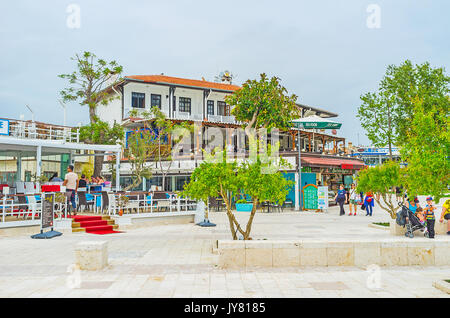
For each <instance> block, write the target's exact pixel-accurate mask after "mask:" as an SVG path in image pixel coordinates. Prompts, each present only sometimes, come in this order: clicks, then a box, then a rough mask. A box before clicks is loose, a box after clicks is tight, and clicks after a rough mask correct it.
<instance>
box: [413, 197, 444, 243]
mask: <svg viewBox="0 0 450 318" xmlns="http://www.w3.org/2000/svg"><path fill="white" fill-rule="evenodd" d="M426 202H427V203H426V205H425V207H424V208H422V207H421V206H420V205H419V200H418V199H417V198H414V199H410V198H408V199H407V200H406V206H407V207H408V209H409V210H410V211H411V212H412V213H414V214H415V215H416V216H417V218H418V219H419V221H420V223H422V225H424V226H426V227H427V231H428V237H429V238H434V236H435V233H434V225H435V223H436V216H435V214H434V213H435V212H434V211H435V210H436V206H435V205H434V203H433V198H432V197H428V198H426ZM444 219H445V220H447V235H450V199H448V200H446V201H445V202H444V204H443V205H442V212H441V217H440V219H439V222H441V223H443V222H444Z"/></svg>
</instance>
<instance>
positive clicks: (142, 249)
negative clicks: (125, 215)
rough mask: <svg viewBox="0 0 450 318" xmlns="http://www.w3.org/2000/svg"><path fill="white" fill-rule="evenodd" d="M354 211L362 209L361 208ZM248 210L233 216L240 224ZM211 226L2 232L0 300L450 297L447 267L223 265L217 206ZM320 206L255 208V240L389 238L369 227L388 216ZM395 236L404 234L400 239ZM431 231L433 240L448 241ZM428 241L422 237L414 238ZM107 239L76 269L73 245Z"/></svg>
mask: <svg viewBox="0 0 450 318" xmlns="http://www.w3.org/2000/svg"><path fill="white" fill-rule="evenodd" d="M361 212H362V211H361ZM246 218H248V213H240V214H238V219H239V220H241V221H243V222H246ZM210 220H211V221H212V222H214V223H216V224H217V227H214V228H202V227H199V226H196V225H194V224H171V225H160V226H152V227H147V228H138V229H133V230H129V231H127V232H125V233H120V234H114V235H105V236H100V235H92V234H86V233H73V234H64V235H63V236H61V237H58V238H55V239H51V240H32V239H31V238H30V237H29V236H28V235H22V236H14V237H1V238H0V253H1V255H2V257H1V258H0V297H262V298H265V297H299V298H303V297H370V298H374V297H449V296H450V295H448V294H445V293H444V292H442V291H440V290H438V289H436V288H435V287H433V285H432V284H433V281H436V280H439V279H449V278H450V277H449V275H450V267H448V266H445V267H439V266H433V267H418V266H410V267H381V268H379V269H376V268H375V270H374V269H373V268H372V269H367V268H364V267H312V266H304V267H295V268H281V269H278V268H255V269H251V270H250V269H247V270H246V269H245V268H243V269H237V270H231V269H230V270H228V269H227V270H225V269H220V268H219V267H218V255H217V254H214V253H213V244H214V242H215V240H217V239H230V233H229V230H228V220H227V218H226V215H225V213H224V212H213V213H210ZM387 221H389V216H388V215H387V213H386V212H383V211H381V210H378V209H376V210H375V213H374V216H373V217H372V218H370V217H366V216H364V214H362V213H361V215H357V216H348V215H346V216H339V215H338V212H337V209H336V207H332V208H331V209H330V211H329V212H328V213H314V212H302V213H301V214H299V213H295V212H285V213H270V214H267V213H258V214H257V215H256V217H255V222H254V226H253V230H252V233H253V234H252V237H253V239H274V240H283V239H286V240H287V239H297V238H300V239H302V240H323V241H326V240H337V241H339V240H346V241H348V240H349V239H350V240H354V241H355V242H356V241H361V240H374V239H382V240H388V241H389V240H392V239H393V237H392V236H390V234H389V231H386V230H382V229H376V228H371V227H369V226H368V224H369V223H371V222H387ZM397 239H401V240H409V239H408V238H405V237H403V238H402V237H400V238H397ZM449 239H450V238H449V237H448V236H443V235H439V236H437V237H436V240H449ZM414 240H417V241H424V242H427V239H425V238H420V237H419V236H418V237H416V238H414ZM81 241H107V242H108V251H109V261H108V263H109V265H108V267H107V268H105V269H103V270H100V271H93V272H90V271H78V270H76V268H75V267H74V265H73V264H74V246H75V245H76V244H77V243H78V242H81Z"/></svg>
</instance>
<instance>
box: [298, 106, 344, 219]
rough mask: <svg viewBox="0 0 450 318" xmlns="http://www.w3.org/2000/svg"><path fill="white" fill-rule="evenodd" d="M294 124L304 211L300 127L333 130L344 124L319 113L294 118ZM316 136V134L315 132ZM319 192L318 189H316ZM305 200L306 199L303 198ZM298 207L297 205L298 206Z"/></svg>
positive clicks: (300, 207)
mask: <svg viewBox="0 0 450 318" xmlns="http://www.w3.org/2000/svg"><path fill="white" fill-rule="evenodd" d="M292 124H293V126H294V127H295V128H297V131H298V134H297V139H298V185H299V186H298V189H299V191H298V209H299V211H302V199H301V193H302V191H301V184H302V160H301V148H300V129H332V130H333V132H334V131H336V129H340V128H341V126H342V124H341V123H337V122H335V121H332V120H329V119H326V118H322V117H320V116H317V115H313V116H308V117H304V118H298V119H294V120H293V121H292ZM313 137H314V134H313ZM316 192H317V191H316ZM303 201H304V199H303ZM326 201H327V204H328V198H327V200H326ZM296 209H297V206H296Z"/></svg>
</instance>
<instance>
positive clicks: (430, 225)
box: [423, 197, 436, 238]
mask: <svg viewBox="0 0 450 318" xmlns="http://www.w3.org/2000/svg"><path fill="white" fill-rule="evenodd" d="M435 209H436V207H434V206H433V198H432V197H428V198H427V205H426V207H425V209H423V211H424V213H425V218H426V220H427V230H428V233H429V238H434V222H435V217H434V210H435Z"/></svg>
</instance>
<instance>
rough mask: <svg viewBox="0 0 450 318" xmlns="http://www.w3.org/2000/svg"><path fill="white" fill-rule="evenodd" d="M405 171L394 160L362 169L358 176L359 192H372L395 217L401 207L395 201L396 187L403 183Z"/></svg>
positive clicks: (383, 207)
mask: <svg viewBox="0 0 450 318" xmlns="http://www.w3.org/2000/svg"><path fill="white" fill-rule="evenodd" d="M403 175H404V171H403V170H402V169H401V168H400V165H399V164H398V163H397V162H394V161H386V162H385V163H383V164H382V165H380V166H375V167H371V168H367V169H364V170H361V171H360V172H359V175H358V178H357V184H358V185H357V188H356V191H358V192H365V193H367V192H372V193H374V194H375V201H376V202H377V203H378V204H379V205H380V207H381V208H382V209H383V210H385V211H387V212H388V213H389V214H390V216H391V218H393V219H395V217H396V212H397V210H398V209H399V206H398V204H396V203H395V198H396V195H395V187H397V186H400V185H402V184H403Z"/></svg>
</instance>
